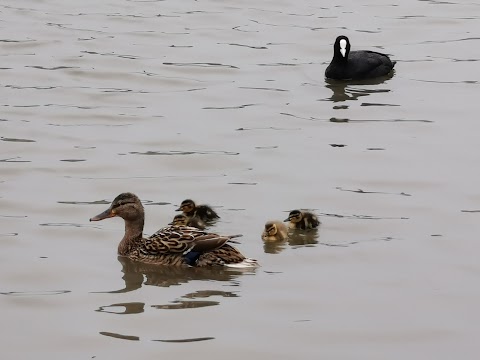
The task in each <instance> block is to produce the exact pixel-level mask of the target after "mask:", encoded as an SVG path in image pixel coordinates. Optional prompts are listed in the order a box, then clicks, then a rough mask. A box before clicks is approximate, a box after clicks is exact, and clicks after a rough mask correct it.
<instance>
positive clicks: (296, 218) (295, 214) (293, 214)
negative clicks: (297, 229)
mask: <svg viewBox="0 0 480 360" xmlns="http://www.w3.org/2000/svg"><path fill="white" fill-rule="evenodd" d="M302 219H303V214H302V212H301V211H300V210H292V211H290V214H288V218H286V219H285V220H283V221H284V222H287V221H290V222H292V223H298V222H300V221H302Z"/></svg>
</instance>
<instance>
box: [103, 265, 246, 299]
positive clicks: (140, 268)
mask: <svg viewBox="0 0 480 360" xmlns="http://www.w3.org/2000/svg"><path fill="white" fill-rule="evenodd" d="M118 261H120V263H121V264H122V272H123V273H124V275H123V277H122V278H123V280H124V281H125V287H124V288H123V289H119V290H114V291H109V292H110V293H124V292H129V291H133V290H136V289H139V288H141V287H142V285H153V286H161V287H169V286H173V285H181V284H185V283H188V282H189V281H192V280H204V281H212V280H214V281H223V282H230V283H231V284H230V285H233V286H237V285H238V284H237V283H236V282H235V280H236V279H237V278H238V277H240V276H241V275H246V274H254V273H255V269H231V268H223V267H218V268H217V267H211V268H197V267H174V266H158V265H152V264H143V263H139V262H135V261H132V260H130V259H128V258H125V257H121V256H119V257H118ZM222 294H223V292H222ZM207 295H208V294H204V296H207ZM190 296H191V297H192V296H193V295H190ZM208 296H211V295H208ZM222 296H224V295H222ZM230 296H232V295H230Z"/></svg>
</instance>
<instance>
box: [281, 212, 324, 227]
mask: <svg viewBox="0 0 480 360" xmlns="http://www.w3.org/2000/svg"><path fill="white" fill-rule="evenodd" d="M283 221H284V222H287V221H289V222H290V223H289V224H288V227H289V228H290V229H302V230H306V229H315V228H317V227H318V225H320V221H319V220H318V218H317V215H315V214H312V213H311V212H308V211H300V210H292V211H290V214H288V218H286V219H285V220H283Z"/></svg>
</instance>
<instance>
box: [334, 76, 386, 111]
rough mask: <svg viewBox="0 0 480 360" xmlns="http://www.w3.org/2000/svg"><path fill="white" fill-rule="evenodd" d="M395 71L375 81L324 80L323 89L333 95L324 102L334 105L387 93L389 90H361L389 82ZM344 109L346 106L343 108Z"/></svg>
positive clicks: (335, 107)
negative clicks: (327, 89) (367, 86)
mask: <svg viewBox="0 0 480 360" xmlns="http://www.w3.org/2000/svg"><path fill="white" fill-rule="evenodd" d="M394 73H395V71H392V72H391V73H390V74H389V75H387V76H383V77H379V78H375V79H366V80H355V81H345V80H332V79H325V82H326V85H325V87H327V88H329V89H330V90H332V92H333V94H332V96H331V97H330V98H327V99H326V100H328V101H332V102H334V103H338V102H344V101H348V100H358V98H360V97H362V96H368V95H370V94H375V93H384V92H389V91H390V89H367V88H365V87H364V88H362V86H363V85H380V84H383V83H385V82H387V81H388V80H390V79H391V78H392V77H393V75H394ZM355 86H358V87H355ZM345 107H346V106H345ZM338 108H340V109H341V108H344V106H341V107H340V106H338V105H337V106H334V109H338Z"/></svg>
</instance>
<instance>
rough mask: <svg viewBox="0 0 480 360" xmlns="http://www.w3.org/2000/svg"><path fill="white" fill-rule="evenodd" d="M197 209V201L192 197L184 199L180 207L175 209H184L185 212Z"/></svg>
mask: <svg viewBox="0 0 480 360" xmlns="http://www.w3.org/2000/svg"><path fill="white" fill-rule="evenodd" d="M193 210H195V202H194V201H193V200H191V199H186V200H183V201H182V203H181V204H180V207H179V208H178V209H177V210H175V211H183V212H184V213H189V212H191V211H193Z"/></svg>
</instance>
